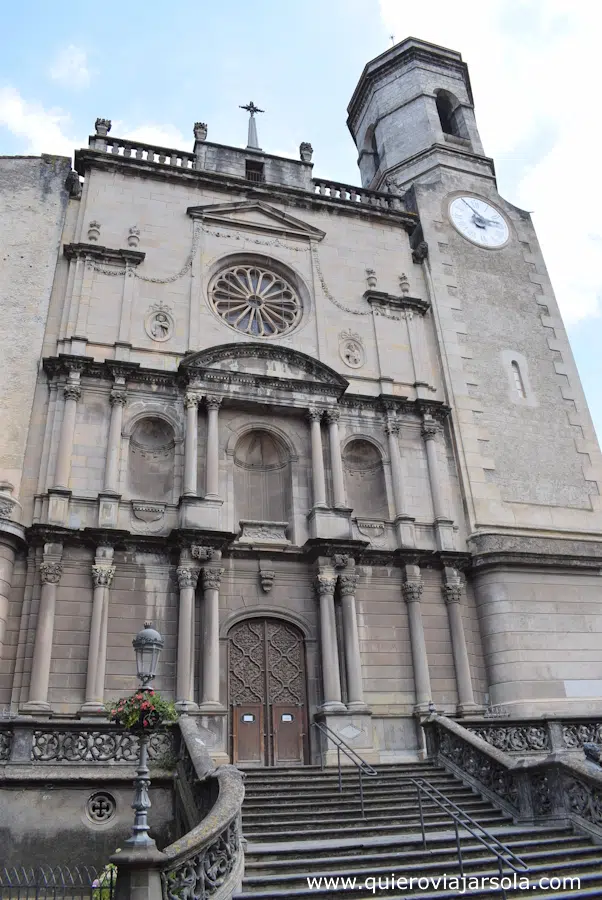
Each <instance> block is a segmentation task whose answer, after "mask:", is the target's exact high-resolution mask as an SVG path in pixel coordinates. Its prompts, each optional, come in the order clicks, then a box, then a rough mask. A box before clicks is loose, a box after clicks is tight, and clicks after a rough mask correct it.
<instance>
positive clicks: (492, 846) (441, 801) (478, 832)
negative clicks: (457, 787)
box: [409, 778, 530, 900]
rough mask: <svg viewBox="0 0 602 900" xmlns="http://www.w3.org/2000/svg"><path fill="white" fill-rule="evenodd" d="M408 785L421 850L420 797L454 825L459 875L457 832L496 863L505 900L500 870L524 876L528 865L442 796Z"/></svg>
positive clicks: (420, 784)
mask: <svg viewBox="0 0 602 900" xmlns="http://www.w3.org/2000/svg"><path fill="white" fill-rule="evenodd" d="M409 781H410V783H411V784H413V785H414V786H415V788H416V793H417V795H418V813H419V815H420V830H421V833H422V849H423V850H426V849H427V839H426V835H427V832H426V828H425V825H424V809H423V806H422V797H423V795H424V796H425V797H426V798H427V799H428V800H430V801H431V803H434V804H435V806H438V807H439V809H441V810H442V811H443V812H444V813H445V814H446V815H448V816H449V817H450V819H451V820H452V821H453V823H454V831H455V834H456V852H457V857H458V865H459V867H460V875H461V876H462V877H463V876H464V860H463V857H462V842H461V840H460V828H463V829H464V830H465V831H467V832H468V833H469V834H470V835H472V837H473V838H474V839H475V840H477V841H478V842H479V843H480V844H482V845H483V846H484V847H486V848H487V850H488V851H489V852H490V853H491V854H492V856H493V857H494V858H495V859H496V860H497V864H498V869H499V873H500V891H501V894H502V897H503V898H504V900H507V894H506V889H505V888H504V885H503V882H502V877H503V874H504V866H508V868H510V869H512V871H513V872H517V873H526V872H530V868H529V866H528V864H527V863H526V862H525V861H524V859H521V858H520V856H517V855H516V853H514V852H513V851H512V850H511V849H510V847H508V846H507V845H506V844H503V843H502V842H501V841H500V840H498V838H496V836H495V835H494V834H492V833H491V832H490V831H489V830H488V829H487V828H485V827H484V826H483V825H480V824H479V822H477V821H476V820H475V819H473V818H472V816H469V815H468V813H467V812H466V811H465V810H463V809H462V808H461V807H459V806H458V805H457V804H456V803H454V802H453V800H450V799H449V797H446V796H445V794H443V793H441V791H440V790H439V789H438V788H436V787H434V786H433V785H432V784H430V783H429V782H428V781H424V779H422V778H410V779H409Z"/></svg>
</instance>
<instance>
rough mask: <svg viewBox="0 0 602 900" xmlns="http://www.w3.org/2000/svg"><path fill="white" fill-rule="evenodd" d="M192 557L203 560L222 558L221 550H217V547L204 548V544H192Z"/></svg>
mask: <svg viewBox="0 0 602 900" xmlns="http://www.w3.org/2000/svg"><path fill="white" fill-rule="evenodd" d="M190 555H191V556H192V558H193V559H203V560H208V559H221V558H222V552H221V550H216V549H215V547H203V546H202V544H191V545H190Z"/></svg>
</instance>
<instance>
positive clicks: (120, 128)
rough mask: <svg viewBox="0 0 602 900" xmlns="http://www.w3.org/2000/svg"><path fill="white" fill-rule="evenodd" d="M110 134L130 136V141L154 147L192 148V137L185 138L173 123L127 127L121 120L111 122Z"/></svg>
mask: <svg viewBox="0 0 602 900" xmlns="http://www.w3.org/2000/svg"><path fill="white" fill-rule="evenodd" d="M111 133H112V134H116V135H117V136H118V137H123V138H126V137H127V138H130V139H131V140H132V141H140V143H141V144H154V145H155V146H156V147H169V148H170V149H172V148H176V149H178V150H185V149H187V148H190V149H192V143H193V137H192V135H191V136H190V137H189V138H185V137H184V135H183V134H182V132H181V131H180V129H179V128H176V126H175V125H154V124H152V123H148V124H146V125H138V126H137V127H136V128H129V127H128V126H127V125H126V124H125V123H123V122H119V121H118V122H113V127H112V129H111Z"/></svg>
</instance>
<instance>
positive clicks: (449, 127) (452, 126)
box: [435, 90, 469, 140]
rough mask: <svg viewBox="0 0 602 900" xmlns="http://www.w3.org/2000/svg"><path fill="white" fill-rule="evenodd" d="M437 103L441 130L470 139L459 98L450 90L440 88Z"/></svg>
mask: <svg viewBox="0 0 602 900" xmlns="http://www.w3.org/2000/svg"><path fill="white" fill-rule="evenodd" d="M435 103H436V105H437V113H438V114H439V122H440V124H441V130H442V131H443V133H444V134H448V135H451V136H452V137H457V138H462V139H463V140H469V135H468V129H467V127H466V122H465V121H464V114H463V111H462V107H461V105H460V102H459V100H458V99H457V98H456V97H454V95H453V94H450V92H449V91H444V90H440V91H437V92H436V93H435Z"/></svg>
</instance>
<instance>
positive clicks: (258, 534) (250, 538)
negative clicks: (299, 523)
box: [238, 519, 290, 545]
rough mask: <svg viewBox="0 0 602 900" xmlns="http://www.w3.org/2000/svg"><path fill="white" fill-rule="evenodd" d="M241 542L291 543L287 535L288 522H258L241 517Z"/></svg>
mask: <svg viewBox="0 0 602 900" xmlns="http://www.w3.org/2000/svg"><path fill="white" fill-rule="evenodd" d="M240 526H241V535H240V537H239V539H238V540H239V542H240V543H243V544H244V543H254V544H274V545H285V544H290V541H289V539H288V538H287V536H286V529H287V528H288V522H256V521H252V520H250V519H246V520H245V519H241V520H240Z"/></svg>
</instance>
